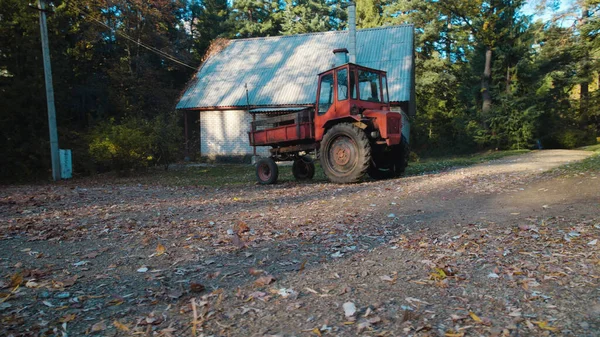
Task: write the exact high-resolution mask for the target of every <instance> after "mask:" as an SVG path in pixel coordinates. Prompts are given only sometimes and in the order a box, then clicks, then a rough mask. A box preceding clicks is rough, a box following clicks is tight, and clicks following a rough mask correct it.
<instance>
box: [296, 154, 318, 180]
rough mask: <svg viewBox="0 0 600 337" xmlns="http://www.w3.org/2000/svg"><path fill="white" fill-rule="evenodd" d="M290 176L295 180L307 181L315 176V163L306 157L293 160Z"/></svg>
mask: <svg viewBox="0 0 600 337" xmlns="http://www.w3.org/2000/svg"><path fill="white" fill-rule="evenodd" d="M292 174H294V178H296V180H309V179H312V178H313V177H314V176H315V163H313V160H312V159H311V158H310V157H308V156H301V157H299V158H298V159H296V160H294V164H293V165H292Z"/></svg>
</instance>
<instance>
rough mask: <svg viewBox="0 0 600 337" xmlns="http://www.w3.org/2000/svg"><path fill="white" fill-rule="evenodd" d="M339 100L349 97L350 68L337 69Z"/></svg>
mask: <svg viewBox="0 0 600 337" xmlns="http://www.w3.org/2000/svg"><path fill="white" fill-rule="evenodd" d="M337 87H338V101H343V100H347V99H348V69H340V70H338V71H337Z"/></svg>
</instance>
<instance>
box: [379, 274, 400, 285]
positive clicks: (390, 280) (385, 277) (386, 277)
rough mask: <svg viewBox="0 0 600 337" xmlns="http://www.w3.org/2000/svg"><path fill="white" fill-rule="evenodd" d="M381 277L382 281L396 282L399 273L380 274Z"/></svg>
mask: <svg viewBox="0 0 600 337" xmlns="http://www.w3.org/2000/svg"><path fill="white" fill-rule="evenodd" d="M379 279H380V280H382V281H386V282H390V283H395V282H396V280H397V279H398V275H396V276H394V277H391V276H389V275H383V276H379Z"/></svg>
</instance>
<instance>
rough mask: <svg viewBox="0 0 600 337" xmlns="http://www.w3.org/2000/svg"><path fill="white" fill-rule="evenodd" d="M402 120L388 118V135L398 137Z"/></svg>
mask: <svg viewBox="0 0 600 337" xmlns="http://www.w3.org/2000/svg"><path fill="white" fill-rule="evenodd" d="M400 124H401V123H400V118H394V117H391V116H388V121H387V133H388V135H397V134H399V133H400V128H401V125H400Z"/></svg>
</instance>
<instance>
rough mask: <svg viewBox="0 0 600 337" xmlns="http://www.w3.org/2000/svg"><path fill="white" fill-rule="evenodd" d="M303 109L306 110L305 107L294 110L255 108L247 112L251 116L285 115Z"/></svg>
mask: <svg viewBox="0 0 600 337" xmlns="http://www.w3.org/2000/svg"><path fill="white" fill-rule="evenodd" d="M304 109H308V108H307V107H295V108H257V109H252V110H250V111H248V112H250V113H251V114H263V113H265V114H266V113H280V112H281V113H287V112H296V111H301V110H304Z"/></svg>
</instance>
